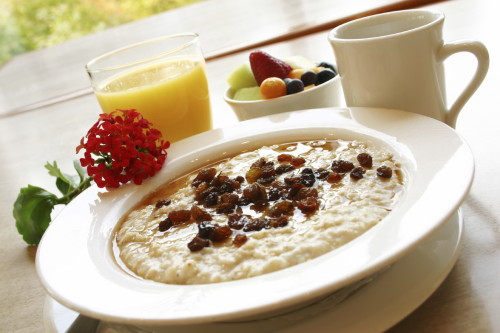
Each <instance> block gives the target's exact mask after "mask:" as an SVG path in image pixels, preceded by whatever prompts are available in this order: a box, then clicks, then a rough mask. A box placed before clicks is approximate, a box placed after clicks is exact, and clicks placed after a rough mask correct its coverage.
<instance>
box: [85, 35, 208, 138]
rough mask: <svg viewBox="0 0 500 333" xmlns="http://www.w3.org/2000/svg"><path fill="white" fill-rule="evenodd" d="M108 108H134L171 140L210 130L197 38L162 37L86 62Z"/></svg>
mask: <svg viewBox="0 0 500 333" xmlns="http://www.w3.org/2000/svg"><path fill="white" fill-rule="evenodd" d="M86 70H87V73H88V74H89V76H90V80H91V84H92V88H93V90H94V93H95V95H96V97H97V100H98V101H99V104H100V105H101V108H102V109H103V111H104V112H106V113H110V112H112V111H115V110H117V109H121V110H128V109H135V110H136V111H138V112H139V113H141V114H142V115H143V117H144V118H146V119H147V120H149V121H150V122H151V123H152V124H153V126H154V127H155V128H157V129H158V130H160V131H161V132H162V135H163V138H164V139H165V140H168V141H170V142H175V141H179V140H181V139H184V138H186V137H189V136H192V135H194V134H197V133H201V132H204V131H207V130H209V129H211V127H212V117H211V110H210V99H209V91H208V82H207V77H206V73H205V59H204V57H203V54H202V51H201V47H200V41H199V36H198V35H197V34H195V33H184V34H178V35H170V36H164V37H160V38H156V39H151V40H147V41H144V42H140V43H137V44H133V45H130V46H127V47H124V48H121V49H118V50H115V51H112V52H109V53H107V54H104V55H102V56H100V57H97V58H95V59H93V60H91V61H90V62H89V63H88V64H87V65H86Z"/></svg>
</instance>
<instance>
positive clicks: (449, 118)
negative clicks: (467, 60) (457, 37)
mask: <svg viewBox="0 0 500 333" xmlns="http://www.w3.org/2000/svg"><path fill="white" fill-rule="evenodd" d="M459 52H469V53H472V54H473V55H474V56H475V57H476V59H477V68H476V73H475V74H474V76H473V77H472V80H471V81H470V82H469V84H468V85H467V86H466V87H465V89H464V91H462V93H461V94H460V95H459V96H458V98H457V99H456V101H455V102H454V103H453V104H452V106H451V107H450V109H449V110H448V111H447V112H446V116H445V123H446V124H448V125H449V126H451V127H453V128H455V125H456V122H457V118H458V113H459V112H460V110H461V109H462V108H463V106H464V105H465V103H467V101H468V100H469V98H471V96H472V94H474V92H475V91H476V90H477V88H479V86H480V85H481V83H482V82H483V80H484V78H485V76H486V73H487V72H488V67H489V65H490V56H489V53H488V50H487V49H486V47H485V46H484V44H483V43H481V42H478V41H470V40H463V41H455V42H450V43H445V44H444V45H443V46H442V47H441V50H440V52H439V54H438V57H439V59H441V61H444V60H446V58H448V57H449V56H451V55H452V54H455V53H459Z"/></svg>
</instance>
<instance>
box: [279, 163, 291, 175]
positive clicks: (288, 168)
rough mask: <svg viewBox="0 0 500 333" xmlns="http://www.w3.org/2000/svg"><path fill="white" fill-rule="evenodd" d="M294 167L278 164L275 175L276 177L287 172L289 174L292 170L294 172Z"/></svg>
mask: <svg viewBox="0 0 500 333" xmlns="http://www.w3.org/2000/svg"><path fill="white" fill-rule="evenodd" d="M294 169H295V168H294V166H293V165H291V164H280V165H278V167H277V168H276V173H277V174H278V175H282V174H284V173H287V172H290V171H292V170H294Z"/></svg>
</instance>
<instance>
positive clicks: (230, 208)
mask: <svg viewBox="0 0 500 333" xmlns="http://www.w3.org/2000/svg"><path fill="white" fill-rule="evenodd" d="M235 209H236V204H233V203H230V202H223V203H219V205H218V206H217V210H216V213H217V214H231V213H233V212H234V210H235Z"/></svg>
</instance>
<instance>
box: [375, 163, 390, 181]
mask: <svg viewBox="0 0 500 333" xmlns="http://www.w3.org/2000/svg"><path fill="white" fill-rule="evenodd" d="M377 176H379V177H381V178H391V177H392V169H391V168H390V167H388V166H385V165H382V166H381V167H378V168H377Z"/></svg>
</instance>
